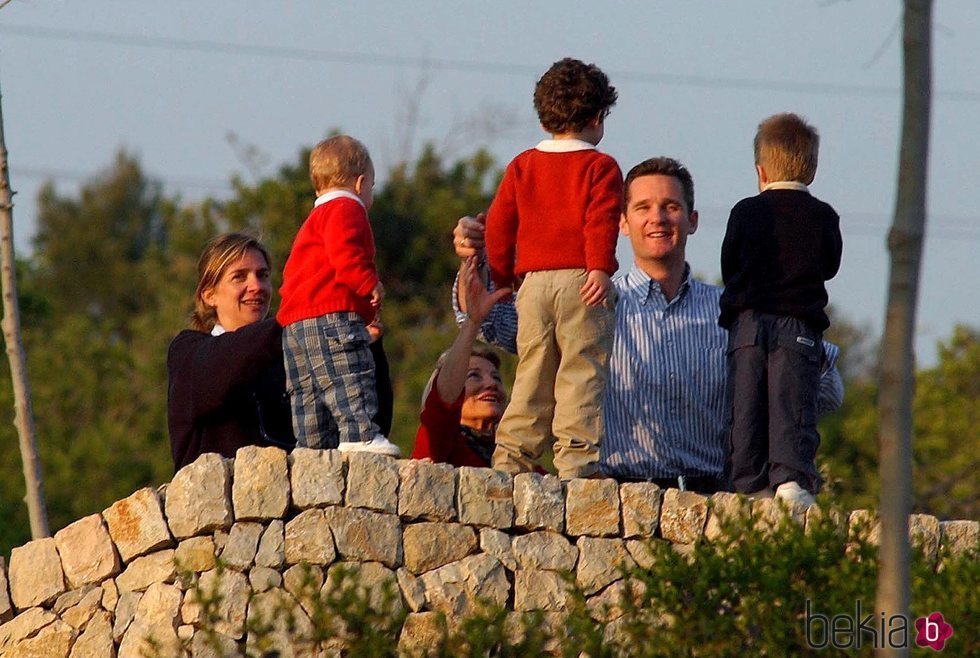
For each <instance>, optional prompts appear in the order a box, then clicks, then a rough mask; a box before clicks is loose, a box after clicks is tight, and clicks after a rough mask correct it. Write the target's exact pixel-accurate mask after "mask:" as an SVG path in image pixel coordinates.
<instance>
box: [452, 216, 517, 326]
mask: <svg viewBox="0 0 980 658" xmlns="http://www.w3.org/2000/svg"><path fill="white" fill-rule="evenodd" d="M460 221H462V220H460ZM457 251H458V249H457ZM476 263H477V261H476V256H470V257H469V258H467V259H466V260H464V261H463V264H462V265H461V266H460V268H459V307H460V308H461V309H463V311H465V312H466V316H467V317H468V318H469V319H470V320H471V321H472V322H473V323H474V324H476V326H477V327H479V326H480V325H481V324H483V321H484V320H486V318H487V315H489V314H490V309H492V308H493V305H494V304H496V303H497V302H499V301H500V300H501V299H503V298H505V297H507V295H509V294H510V293H511V289H510V288H502V289H500V290H495V291H493V292H489V291H488V290H487V287H486V286H485V285H484V284H483V279H481V278H480V273H479V271H478V268H477V264H476Z"/></svg>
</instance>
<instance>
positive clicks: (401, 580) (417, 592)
mask: <svg viewBox="0 0 980 658" xmlns="http://www.w3.org/2000/svg"><path fill="white" fill-rule="evenodd" d="M395 578H397V579H398V589H400V590H401V593H402V598H403V599H405V603H407V604H408V609H409V610H411V611H412V612H418V611H419V610H421V609H422V608H423V607H424V606H425V587H424V586H423V585H422V580H421V579H420V578H416V577H415V575H414V574H412V572H410V571H409V570H408V569H406V568H405V567H402V568H400V569H399V570H398V571H396V572H395Z"/></svg>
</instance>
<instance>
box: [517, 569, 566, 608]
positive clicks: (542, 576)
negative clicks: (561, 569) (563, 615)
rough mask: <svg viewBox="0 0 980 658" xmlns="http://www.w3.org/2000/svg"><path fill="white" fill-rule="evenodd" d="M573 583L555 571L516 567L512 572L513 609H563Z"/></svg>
mask: <svg viewBox="0 0 980 658" xmlns="http://www.w3.org/2000/svg"><path fill="white" fill-rule="evenodd" d="M572 587H573V584H572V582H571V579H570V578H568V577H567V575H562V574H560V573H558V572H556V571H541V570H538V569H518V570H517V571H515V572H514V610H515V611H516V612H528V611H531V610H565V609H566V608H567V607H568V602H569V593H570V590H571V589H572Z"/></svg>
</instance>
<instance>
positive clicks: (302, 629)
mask: <svg viewBox="0 0 980 658" xmlns="http://www.w3.org/2000/svg"><path fill="white" fill-rule="evenodd" d="M248 624H249V627H250V628H254V627H256V626H266V625H268V626H269V627H270V630H269V632H266V633H263V635H262V638H261V640H262V643H263V644H262V649H261V651H260V650H259V645H258V642H259V638H258V636H257V635H256V634H255V633H253V632H249V634H248V638H247V639H246V643H245V650H246V655H249V656H259V655H272V656H280V655H281V656H283V658H286V657H288V656H295V657H297V658H299V657H303V658H307V657H308V658H313V657H314V656H317V657H318V656H325V655H327V656H329V655H334V656H340V655H342V654H341V653H340V652H337V653H333V654H331V653H328V652H321V653H317V652H316V650H315V648H314V647H313V646H312V645H311V644H310V642H309V640H307V639H306V638H309V637H311V635H312V632H313V624H312V622H311V621H310V618H309V617H308V616H307V614H306V613H305V612H304V611H303V609H302V608H301V607H299V606H297V605H296V601H295V600H294V599H293V598H292V597H291V596H289V595H288V594H287V593H286V592H283V591H282V590H269V591H268V592H262V593H261V594H256V595H255V597H254V598H253V599H252V602H251V603H250V605H249V606H248Z"/></svg>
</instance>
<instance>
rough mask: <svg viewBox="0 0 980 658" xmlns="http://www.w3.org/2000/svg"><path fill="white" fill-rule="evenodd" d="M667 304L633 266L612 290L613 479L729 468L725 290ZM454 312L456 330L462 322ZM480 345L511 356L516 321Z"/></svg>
mask: <svg viewBox="0 0 980 658" xmlns="http://www.w3.org/2000/svg"><path fill="white" fill-rule="evenodd" d="M689 272H690V268H689V267H688V268H687V270H686V271H685V276H684V282H683V283H682V284H681V287H680V289H679V290H678V292H677V294H676V295H675V296H674V298H673V299H671V300H670V301H669V302H668V301H667V299H666V298H665V297H664V294H663V292H662V291H661V289H660V284H659V283H658V282H657V281H654V280H653V279H651V278H650V277H649V276H648V275H647V274H646V273H645V272H643V271H642V270H640V269H639V268H638V267H636V266H635V265H634V266H633V267H632V269H630V271H629V272H627V273H626V274H625V275H623V276H619V277H617V278H616V279H615V281H614V283H615V286H616V291H617V293H618V295H619V300H618V302H617V303H616V329H615V333H614V337H613V348H612V353H611V354H610V357H609V379H608V380H607V383H606V394H605V401H604V404H603V420H604V424H605V434H604V436H603V439H602V442H601V443H600V463H601V465H602V469H603V471H604V472H605V473H606V474H607V475H611V476H613V477H616V478H632V479H649V478H670V477H677V476H679V475H684V476H698V475H710V476H715V477H721V475H722V471H723V469H724V466H725V422H726V421H725V380H726V375H727V366H726V359H725V351H726V349H727V343H728V332H726V331H725V330H724V329H722V328H721V327H719V326H718V309H719V306H718V300H719V298H720V297H721V293H722V288H721V287H720V286H713V285H709V284H706V283H703V282H701V281H698V280H697V279H695V278H693V277H691V276H690V274H689ZM453 309H454V311H455V312H456V319H457V321H458V322H460V323H462V321H463V320H465V318H466V315H465V314H464V313H461V312H460V310H459V305H458V302H457V284H455V283H454V285H453ZM482 338H483V339H484V340H485V341H487V342H489V343H492V344H494V345H497V346H498V347H501V348H502V349H505V350H508V351H510V352H516V345H517V343H516V339H517V313H516V310H515V309H514V305H513V303H507V302H504V303H499V304H497V305H496V306H494V308H493V309H492V310H491V312H490V315H489V316H487V319H486V321H485V322H484V323H483V326H482ZM838 355H839V349H838V347H837V346H836V345H834V344H832V343H827V342H824V358H825V363H824V369H823V371H822V374H821V380H820V392H819V395H818V402H817V407H818V412H819V413H821V414H824V413H828V412H830V411H834V410H836V409H837V408H838V407H839V406H840V405H841V403H842V401H843V397H844V388H843V382H842V380H841V377H840V373H839V372H838V371H837V368H836V363H837V358H838Z"/></svg>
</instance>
